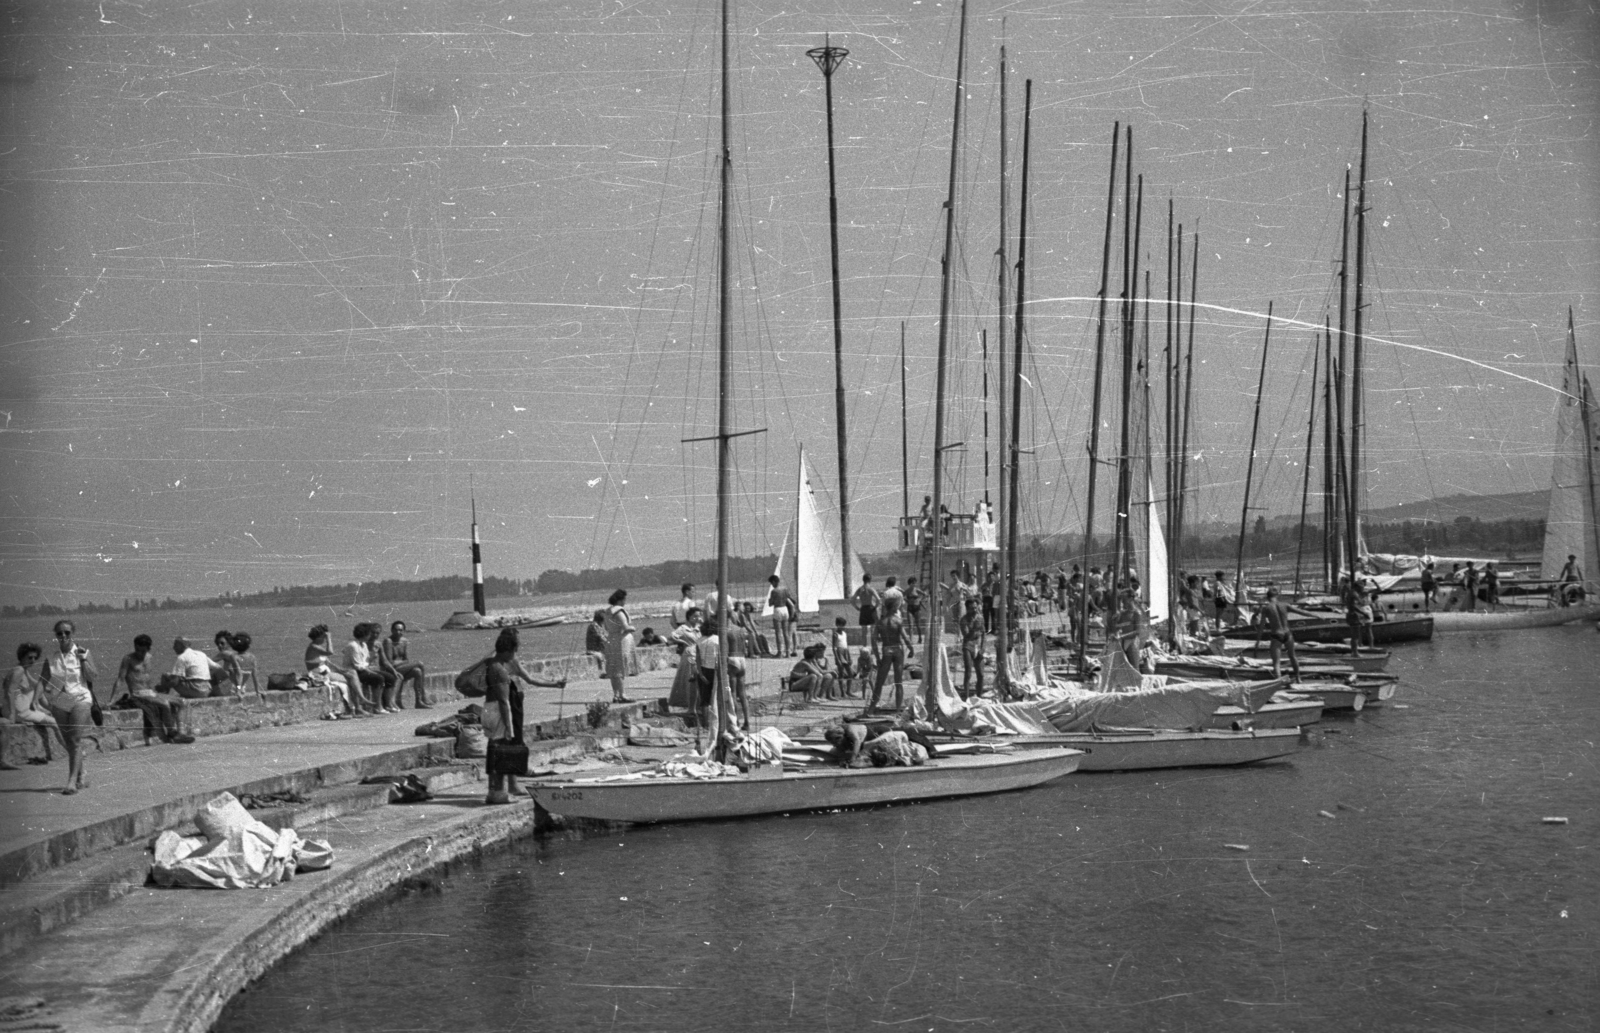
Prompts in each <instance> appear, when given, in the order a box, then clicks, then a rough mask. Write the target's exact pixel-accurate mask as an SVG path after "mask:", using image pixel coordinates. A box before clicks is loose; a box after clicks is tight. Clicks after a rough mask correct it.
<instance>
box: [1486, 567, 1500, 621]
mask: <svg viewBox="0 0 1600 1033" xmlns="http://www.w3.org/2000/svg"><path fill="white" fill-rule="evenodd" d="M1483 601H1484V602H1486V603H1488V604H1489V609H1491V610H1492V609H1494V608H1495V607H1496V606H1499V605H1500V572H1499V571H1498V570H1496V569H1494V561H1493V560H1490V561H1489V562H1488V563H1485V564H1484V565H1483Z"/></svg>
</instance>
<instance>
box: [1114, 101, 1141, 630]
mask: <svg viewBox="0 0 1600 1033" xmlns="http://www.w3.org/2000/svg"><path fill="white" fill-rule="evenodd" d="M1127 137H1128V157H1127V162H1126V168H1127V169H1128V172H1129V173H1130V174H1131V173H1132V171H1133V127H1132V126H1129V127H1128V129H1127ZM1129 200H1130V201H1132V200H1133V198H1129ZM1129 210H1130V211H1131V212H1132V213H1133V219H1132V221H1133V243H1132V248H1131V253H1130V254H1128V255H1126V256H1124V259H1123V272H1124V274H1125V275H1126V276H1127V283H1126V288H1125V290H1124V296H1123V310H1122V311H1123V316H1122V452H1121V457H1120V458H1119V459H1118V460H1117V527H1118V530H1119V533H1118V535H1117V545H1116V549H1115V553H1114V554H1115V556H1116V564H1117V570H1116V576H1115V577H1114V578H1113V579H1112V582H1111V583H1112V585H1113V586H1114V587H1115V588H1116V589H1117V591H1114V592H1113V593H1112V598H1113V599H1115V598H1117V597H1118V592H1120V591H1121V589H1122V587H1123V581H1124V580H1125V579H1126V575H1127V573H1128V569H1129V568H1130V567H1131V566H1133V563H1134V559H1133V555H1134V553H1133V429H1134V428H1133V409H1132V405H1133V381H1134V377H1135V372H1134V369H1135V360H1134V343H1133V342H1134V324H1135V320H1136V318H1137V316H1138V307H1139V305H1138V293H1139V235H1140V233H1141V231H1142V230H1143V228H1144V227H1143V223H1144V175H1143V174H1142V173H1141V174H1140V176H1139V193H1138V199H1137V201H1134V203H1133V204H1131V205H1129ZM1125 215H1126V213H1125ZM1127 223H1128V219H1127V218H1126V217H1125V218H1124V220H1123V225H1124V227H1126V226H1127ZM1123 239H1124V242H1125V244H1126V241H1127V236H1126V230H1124V237H1123Z"/></svg>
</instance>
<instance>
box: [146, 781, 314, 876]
mask: <svg viewBox="0 0 1600 1033" xmlns="http://www.w3.org/2000/svg"><path fill="white" fill-rule="evenodd" d="M195 825H196V826H198V827H199V829H200V832H201V835H199V836H180V835H178V834H177V833H176V832H173V831H171V830H170V829H169V830H168V831H166V832H163V833H161V835H160V836H159V837H157V839H156V843H155V863H154V864H153V865H152V866H151V869H150V875H151V878H152V879H153V880H154V882H155V884H156V885H157V886H161V887H173V886H184V887H190V888H193V889H220V890H236V889H264V888H266V887H268V886H276V885H277V884H278V883H280V882H286V881H287V880H289V879H291V878H293V877H294V875H295V873H296V872H307V871H319V870H321V869H324V868H328V867H330V866H331V865H332V864H333V847H332V846H331V845H329V843H328V842H327V841H326V840H320V839H318V840H309V841H308V840H304V839H301V838H300V837H299V836H298V835H296V834H295V831H294V829H274V828H272V827H271V826H270V825H267V824H265V823H263V822H260V821H257V820H256V819H254V818H252V817H251V816H250V812H248V811H246V810H245V809H244V806H243V805H242V804H240V803H239V801H238V800H237V799H236V798H235V797H234V795H233V794H232V793H223V794H222V795H221V796H218V797H217V798H216V799H214V800H212V801H211V802H210V803H208V804H206V806H205V807H204V808H203V809H202V810H201V812H200V814H198V815H196V817H195Z"/></svg>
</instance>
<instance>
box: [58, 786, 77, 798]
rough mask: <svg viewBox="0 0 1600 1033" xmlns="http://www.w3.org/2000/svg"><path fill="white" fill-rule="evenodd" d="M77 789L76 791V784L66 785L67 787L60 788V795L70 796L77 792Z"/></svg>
mask: <svg viewBox="0 0 1600 1033" xmlns="http://www.w3.org/2000/svg"><path fill="white" fill-rule="evenodd" d="M77 791H78V787H77V786H67V788H65V789H63V790H61V795H62V796H72V795H73V794H75V793H77Z"/></svg>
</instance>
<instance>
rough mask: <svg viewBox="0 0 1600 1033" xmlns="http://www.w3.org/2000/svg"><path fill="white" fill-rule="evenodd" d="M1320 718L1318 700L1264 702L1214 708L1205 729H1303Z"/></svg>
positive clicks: (1319, 703)
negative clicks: (1253, 704) (1244, 705)
mask: <svg viewBox="0 0 1600 1033" xmlns="http://www.w3.org/2000/svg"><path fill="white" fill-rule="evenodd" d="M1320 720H1322V700H1320V699H1313V698H1309V697H1308V698H1305V699H1299V700H1295V701H1293V702H1288V703H1268V704H1266V705H1265V706H1260V707H1257V708H1256V709H1255V710H1253V711H1250V710H1246V709H1245V708H1243V707H1234V706H1226V707H1218V708H1217V709H1216V710H1214V711H1212V713H1211V717H1210V718H1209V719H1208V720H1207V721H1206V728H1208V729H1227V730H1245V729H1251V728H1258V729H1259V728H1303V727H1304V726H1306V725H1314V724H1316V723H1317V722H1318V721H1320Z"/></svg>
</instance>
